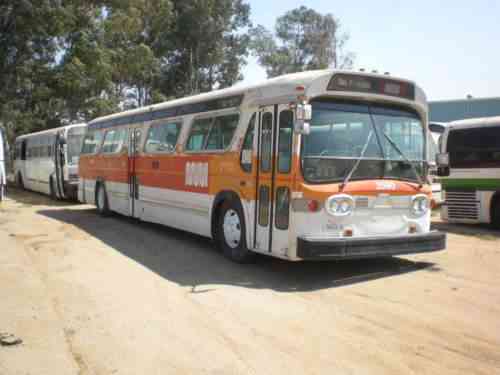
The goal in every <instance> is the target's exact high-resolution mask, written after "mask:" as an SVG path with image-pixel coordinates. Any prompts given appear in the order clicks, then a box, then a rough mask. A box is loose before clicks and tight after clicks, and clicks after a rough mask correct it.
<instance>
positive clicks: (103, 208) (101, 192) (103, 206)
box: [95, 183, 110, 216]
mask: <svg viewBox="0 0 500 375" xmlns="http://www.w3.org/2000/svg"><path fill="white" fill-rule="evenodd" d="M95 205H96V207H97V211H98V212H99V214H100V215H101V216H109V214H110V211H109V205H108V195H107V194H106V188H105V187H104V184H102V183H101V184H98V185H97V192H96V199H95Z"/></svg>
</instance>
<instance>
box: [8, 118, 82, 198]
mask: <svg viewBox="0 0 500 375" xmlns="http://www.w3.org/2000/svg"><path fill="white" fill-rule="evenodd" d="M86 126H87V125H86V124H74V125H68V126H63V127H60V128H55V129H49V130H45V131H41V132H37V133H32V134H26V135H23V136H20V137H17V138H16V142H15V148H16V149H15V158H14V176H15V180H16V183H17V185H18V186H20V187H22V188H26V189H28V190H33V191H37V192H40V193H43V194H48V195H51V196H52V197H53V198H58V199H66V198H70V199H76V198H77V190H78V159H79V156H80V152H81V144H82V141H83V137H84V135H85V128H86Z"/></svg>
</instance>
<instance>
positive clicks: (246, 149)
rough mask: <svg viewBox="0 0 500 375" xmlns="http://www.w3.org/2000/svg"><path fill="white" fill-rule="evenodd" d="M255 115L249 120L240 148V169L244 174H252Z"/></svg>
mask: <svg viewBox="0 0 500 375" xmlns="http://www.w3.org/2000/svg"><path fill="white" fill-rule="evenodd" d="M256 117H257V115H256V114H255V113H254V114H253V115H252V118H251V119H250V122H249V125H248V129H247V132H246V134H245V138H244V139H243V145H242V146H241V154H240V165H241V169H243V170H244V171H245V172H247V173H250V172H252V160H253V158H252V148H253V137H254V134H255V119H256Z"/></svg>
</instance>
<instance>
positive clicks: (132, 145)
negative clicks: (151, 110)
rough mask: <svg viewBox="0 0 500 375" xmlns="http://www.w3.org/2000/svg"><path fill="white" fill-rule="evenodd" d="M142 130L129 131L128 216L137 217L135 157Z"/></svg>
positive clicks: (137, 190) (137, 195)
mask: <svg viewBox="0 0 500 375" xmlns="http://www.w3.org/2000/svg"><path fill="white" fill-rule="evenodd" d="M141 136H142V130H141V129H140V128H131V129H130V131H129V148H128V152H129V158H128V192H129V214H130V216H132V217H139V210H138V209H137V201H138V200H139V180H138V178H137V155H138V153H139V148H140V143H141Z"/></svg>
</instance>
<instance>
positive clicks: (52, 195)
mask: <svg viewBox="0 0 500 375" xmlns="http://www.w3.org/2000/svg"><path fill="white" fill-rule="evenodd" d="M49 189H50V198H52V199H53V200H57V194H56V188H55V186H54V179H53V178H52V177H51V178H50V182H49Z"/></svg>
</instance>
